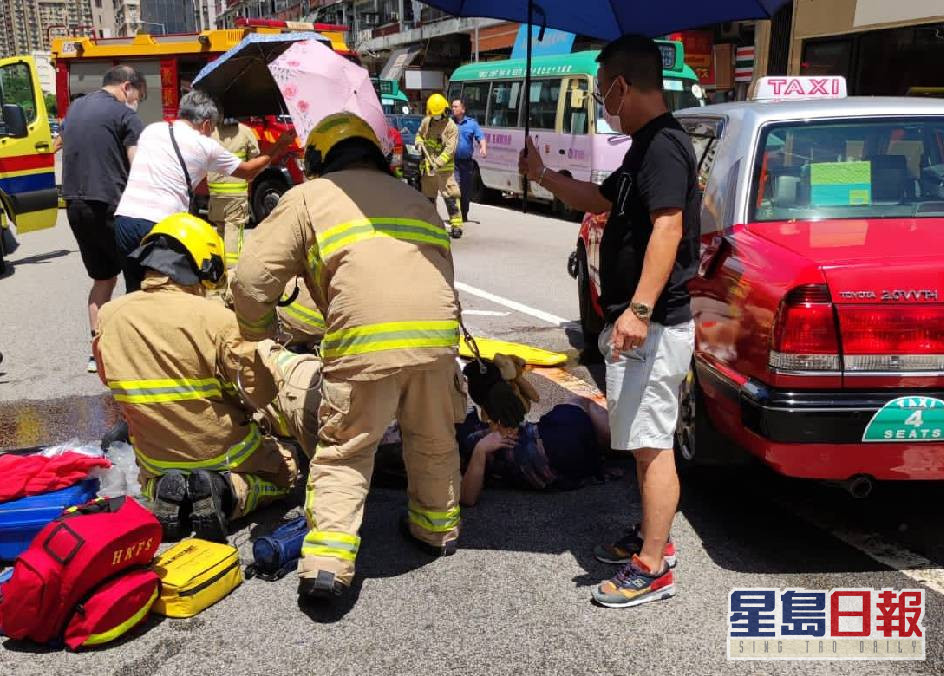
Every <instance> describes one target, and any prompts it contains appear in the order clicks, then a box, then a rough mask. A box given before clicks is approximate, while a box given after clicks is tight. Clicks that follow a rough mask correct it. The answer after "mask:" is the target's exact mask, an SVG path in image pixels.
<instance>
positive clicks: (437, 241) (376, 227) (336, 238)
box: [309, 218, 450, 264]
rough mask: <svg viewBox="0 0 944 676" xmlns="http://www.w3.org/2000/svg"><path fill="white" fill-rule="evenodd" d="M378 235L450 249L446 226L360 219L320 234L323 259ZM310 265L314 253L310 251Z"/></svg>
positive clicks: (394, 219) (402, 220)
mask: <svg viewBox="0 0 944 676" xmlns="http://www.w3.org/2000/svg"><path fill="white" fill-rule="evenodd" d="M375 237H391V238H393V239H399V240H402V241H405V242H414V243H417V244H432V245H433V246H438V247H441V248H443V249H447V250H448V249H449V246H450V244H449V235H448V233H447V232H446V230H445V228H443V227H442V225H434V224H432V223H427V222H426V221H421V220H419V219H415V218H359V219H357V220H355V221H348V222H347V223H341V224H340V225H336V226H334V227H333V228H331V229H329V230H325V231H324V232H322V233H319V234H318V247H319V250H320V259H321V260H325V259H327V258H328V257H329V256H331V254H333V253H334V252H336V251H337V250H338V249H341V248H343V247H345V246H348V245H351V244H354V243H355V242H361V241H363V240H367V239H373V238H375ZM309 264H311V253H310V252H309Z"/></svg>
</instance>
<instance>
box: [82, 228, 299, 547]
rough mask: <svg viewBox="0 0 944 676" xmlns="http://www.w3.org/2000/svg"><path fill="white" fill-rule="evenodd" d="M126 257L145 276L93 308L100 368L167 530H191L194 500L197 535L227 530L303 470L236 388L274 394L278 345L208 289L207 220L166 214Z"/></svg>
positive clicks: (214, 266)
mask: <svg viewBox="0 0 944 676" xmlns="http://www.w3.org/2000/svg"><path fill="white" fill-rule="evenodd" d="M130 260H131V261H132V262H133V263H134V264H136V265H139V266H140V267H141V272H142V273H144V281H143V284H142V286H141V290H140V291H136V292H133V293H130V294H128V295H125V296H122V297H121V298H119V299H117V300H114V301H112V302H110V303H107V304H105V305H104V306H103V307H102V310H101V312H100V313H99V317H98V326H97V328H96V332H95V338H94V341H93V349H94V351H95V357H96V358H97V360H98V362H97V363H98V364H99V367H100V368H99V371H98V374H99V376H100V377H101V379H102V382H103V383H105V385H107V386H108V388H109V389H110V390H111V392H112V394H113V396H114V397H115V400H116V401H117V402H118V404H119V406H120V408H121V413H122V416H123V417H124V419H125V420H126V421H127V423H128V427H129V430H130V437H131V442H132V445H133V446H134V452H135V457H136V459H137V462H138V467H139V470H140V477H141V485H142V488H143V491H144V493H145V495H147V496H148V497H149V498H151V499H152V500H154V502H155V506H154V511H155V515H156V516H157V518H158V520H159V521H160V522H161V525H162V526H163V527H164V530H165V534H166V537H167V539H179V538H180V537H181V536H183V535H186V534H187V532H184V531H183V529H182V523H183V522H184V521H185V519H186V512H187V510H188V509H189V508H191V507H192V515H191V517H192V522H193V528H194V530H195V531H196V534H197V536H198V537H202V538H204V539H208V540H216V541H225V538H226V528H227V521H228V520H229V519H233V518H237V517H240V516H244V515H246V514H248V513H250V512H252V511H253V510H254V509H255V508H256V507H259V506H260V505H262V504H264V503H266V502H269V501H271V500H274V499H276V498H279V497H281V496H284V495H286V494H287V493H288V491H289V489H290V488H291V486H292V484H293V483H294V482H295V480H296V478H297V475H298V466H297V462H296V460H295V458H294V455H293V453H292V450H291V449H290V448H289V447H288V446H287V445H285V444H283V443H280V442H278V441H277V440H276V439H274V438H272V437H268V436H265V435H264V434H263V433H262V431H261V430H260V428H259V426H258V424H257V423H256V422H254V421H253V420H252V417H251V414H250V411H249V410H248V408H247V405H246V404H244V403H243V401H242V400H241V398H240V397H241V396H242V397H244V398H245V400H247V401H248V405H249V406H251V407H252V408H255V409H261V408H263V407H264V406H266V405H267V404H268V403H269V402H270V401H272V400H273V399H274V398H275V397H276V394H277V392H276V384H275V382H274V379H273V373H272V368H271V366H270V364H268V363H267V358H268V360H269V361H272V360H274V359H276V357H277V356H278V353H277V352H274V351H273V350H271V349H270V350H268V351H267V352H266V353H265V354H263V352H262V351H260V350H259V349H258V346H257V345H256V343H252V342H248V341H245V340H243V339H242V337H241V336H240V332H239V328H238V325H237V322H236V315H235V314H234V313H233V312H232V311H231V310H227V309H226V308H224V307H223V306H222V305H221V304H220V303H216V302H214V301H212V300H210V299H208V298H206V297H205V292H206V290H207V289H208V288H214V287H216V286H217V285H218V284H219V283H220V281H221V280H222V279H223V276H224V274H225V271H224V264H223V242H222V240H221V239H220V237H219V235H218V234H217V233H216V231H215V230H214V229H213V227H212V226H211V225H210V224H209V223H207V222H205V221H203V220H201V219H199V218H197V217H195V216H191V215H190V214H185V213H179V214H174V215H172V216H169V217H168V218H165V219H164V220H162V221H160V222H158V223H157V224H156V225H155V226H154V227H153V229H152V230H151V231H150V232H149V233H148V234H147V235H146V236H145V237H144V239H143V240H142V244H141V246H140V247H139V248H138V249H136V250H135V251H134V252H132V254H131V256H130ZM290 417H291V416H290ZM188 532H189V531H188Z"/></svg>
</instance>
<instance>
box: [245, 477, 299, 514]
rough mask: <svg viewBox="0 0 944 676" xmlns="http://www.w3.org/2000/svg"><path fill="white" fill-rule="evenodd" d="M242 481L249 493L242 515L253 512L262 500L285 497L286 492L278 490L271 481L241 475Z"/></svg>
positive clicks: (281, 489) (285, 490) (283, 489)
mask: <svg viewBox="0 0 944 676" xmlns="http://www.w3.org/2000/svg"><path fill="white" fill-rule="evenodd" d="M240 476H241V477H242V478H243V479H245V481H246V483H247V484H248V485H249V493H248V495H246V507H245V509H244V510H243V515H246V514H249V513H250V512H253V511H255V510H256V509H257V508H258V507H259V502H260V500H262V499H264V498H277V497H280V496H282V495H286V494H287V493H288V490H287V489H285V488H279V487H278V486H276V485H275V484H274V483H272V482H271V481H266V480H265V479H260V478H259V477H257V476H256V475H255V474H241V475H240Z"/></svg>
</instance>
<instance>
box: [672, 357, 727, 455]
mask: <svg viewBox="0 0 944 676" xmlns="http://www.w3.org/2000/svg"><path fill="white" fill-rule="evenodd" d="M728 446H729V442H726V441H725V440H724V438H723V437H722V436H721V435H720V434H719V433H718V431H717V430H716V429H715V426H714V424H713V423H712V422H711V419H710V418H709V417H708V410H707V407H706V405H705V395H704V392H702V389H701V386H700V385H699V384H698V378H697V377H696V376H695V369H694V364H693V366H692V368H691V369H689V371H688V375H687V376H686V377H685V380H683V381H682V386H681V388H680V391H679V412H678V422H677V423H676V425H675V465H676V467H677V468H678V471H679V474H688V473H690V472H692V470H694V469H696V468H699V467H707V466H718V465H729V464H736V460H735V457H734V456H733V455H732V454H731V453H730V449H729V448H728Z"/></svg>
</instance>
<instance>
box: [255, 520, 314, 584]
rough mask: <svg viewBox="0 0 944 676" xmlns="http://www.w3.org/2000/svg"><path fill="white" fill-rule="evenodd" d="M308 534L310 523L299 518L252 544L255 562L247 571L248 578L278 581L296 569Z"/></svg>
mask: <svg viewBox="0 0 944 676" xmlns="http://www.w3.org/2000/svg"><path fill="white" fill-rule="evenodd" d="M307 534H308V522H307V521H306V520H305V517H303V516H299V517H297V518H295V519H292V520H291V521H288V522H286V523H284V524H282V525H281V526H279V527H278V528H276V529H275V530H274V531H272V534H271V535H265V536H263V537H261V538H258V539H256V540H254V541H253V543H252V558H253V562H252V563H251V564H249V566H248V568H247V569H246V577H247V578H250V577H261V578H262V579H263V580H269V581H272V580H278V579H279V578H281V577H283V576H284V575H285V574H286V573H288V572H289V571H291V570H293V569H294V568H295V563H296V562H297V561H298V559H299V558H300V557H301V555H302V541H303V540H304V539H305V535H307Z"/></svg>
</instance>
